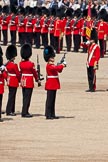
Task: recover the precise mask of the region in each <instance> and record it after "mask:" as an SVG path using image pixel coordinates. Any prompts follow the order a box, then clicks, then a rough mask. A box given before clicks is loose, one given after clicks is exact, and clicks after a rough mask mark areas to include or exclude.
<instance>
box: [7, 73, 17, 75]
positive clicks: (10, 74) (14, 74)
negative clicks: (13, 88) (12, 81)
mask: <svg viewBox="0 0 108 162" xmlns="http://www.w3.org/2000/svg"><path fill="white" fill-rule="evenodd" d="M8 75H9V76H16V74H10V73H8Z"/></svg>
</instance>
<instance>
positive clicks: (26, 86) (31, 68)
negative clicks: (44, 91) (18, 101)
mask: <svg viewBox="0 0 108 162" xmlns="http://www.w3.org/2000/svg"><path fill="white" fill-rule="evenodd" d="M20 54H21V58H22V61H21V62H20V64H19V66H20V72H21V87H22V95H23V105H22V113H21V115H22V117H25V118H29V117H32V115H31V114H30V113H29V107H30V102H31V97H32V92H33V88H34V79H35V81H38V75H37V71H36V68H35V64H34V63H33V62H31V61H30V60H29V58H30V57H31V55H32V48H31V46H30V45H29V44H24V45H23V46H22V47H21V52H20Z"/></svg>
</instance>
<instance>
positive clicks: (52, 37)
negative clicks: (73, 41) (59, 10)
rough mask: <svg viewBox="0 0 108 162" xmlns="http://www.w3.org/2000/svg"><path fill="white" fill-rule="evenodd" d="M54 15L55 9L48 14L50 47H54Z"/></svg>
mask: <svg viewBox="0 0 108 162" xmlns="http://www.w3.org/2000/svg"><path fill="white" fill-rule="evenodd" d="M55 15H56V10H55V9H53V8H52V9H51V13H50V23H49V28H48V30H49V35H50V45H51V46H53V47H54V46H55V45H54V22H55Z"/></svg>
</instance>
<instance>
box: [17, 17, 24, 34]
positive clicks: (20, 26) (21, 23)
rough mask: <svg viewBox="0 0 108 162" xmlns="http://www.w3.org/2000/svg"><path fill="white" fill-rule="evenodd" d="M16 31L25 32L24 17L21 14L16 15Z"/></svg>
mask: <svg viewBox="0 0 108 162" xmlns="http://www.w3.org/2000/svg"><path fill="white" fill-rule="evenodd" d="M18 32H19V33H22V32H25V18H24V16H21V15H20V16H19V17H18Z"/></svg>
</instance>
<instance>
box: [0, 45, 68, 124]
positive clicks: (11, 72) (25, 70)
mask: <svg viewBox="0 0 108 162" xmlns="http://www.w3.org/2000/svg"><path fill="white" fill-rule="evenodd" d="M5 56H6V58H7V63H6V64H3V51H2V48H1V47H0V122H1V121H3V120H2V119H1V113H2V111H1V110H2V99H3V93H4V84H5V80H6V82H7V86H8V91H9V92H8V100H7V105H6V115H7V116H16V113H15V111H16V110H15V107H16V106H15V102H16V93H17V89H18V87H19V85H20V86H21V87H22V110H21V116H22V117H24V118H30V117H32V115H31V114H30V113H29V107H30V102H31V97H32V93H33V88H34V81H36V82H37V83H38V85H39V86H40V84H41V77H40V76H39V75H40V74H39V68H37V69H36V67H35V64H34V62H32V61H31V60H30V57H31V56H32V47H31V45H30V44H27V43H25V44H24V45H23V46H22V47H21V50H20V56H21V61H20V62H19V64H16V63H15V58H16V56H17V48H16V46H15V45H9V46H8V47H7V49H6V53H5ZM43 56H44V60H45V61H46V62H47V64H46V73H47V77H46V83H45V90H47V98H46V104H45V105H46V106H45V116H46V119H58V117H57V116H55V99H56V91H57V89H60V82H59V77H58V73H61V72H62V70H63V68H64V67H66V61H65V60H64V58H62V60H61V61H60V62H59V63H58V64H57V65H55V64H54V57H55V51H54V48H53V47H52V46H49V45H48V46H46V47H45V48H44V51H43Z"/></svg>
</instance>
